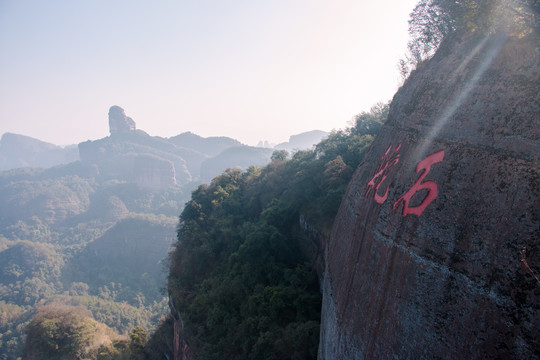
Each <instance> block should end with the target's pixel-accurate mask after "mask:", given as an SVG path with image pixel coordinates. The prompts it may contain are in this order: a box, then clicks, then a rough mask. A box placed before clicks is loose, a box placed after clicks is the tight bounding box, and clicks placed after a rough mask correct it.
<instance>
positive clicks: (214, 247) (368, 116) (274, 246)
mask: <svg viewBox="0 0 540 360" xmlns="http://www.w3.org/2000/svg"><path fill="white" fill-rule="evenodd" d="M387 112H388V105H382V104H380V105H377V106H374V107H373V108H372V110H371V112H369V113H362V114H360V115H358V116H357V117H356V118H355V124H354V126H353V127H351V128H348V129H346V130H341V131H335V132H333V133H332V134H330V136H329V137H328V138H327V139H325V140H323V141H321V142H320V143H319V144H318V145H316V147H315V149H314V150H310V151H298V152H296V153H294V154H292V156H290V154H288V153H287V152H286V151H284V150H278V151H275V152H274V153H273V155H272V162H271V163H270V164H269V165H267V166H265V167H263V168H256V167H250V168H249V169H248V170H246V171H242V170H239V169H229V170H227V171H226V172H225V173H223V174H222V175H220V176H218V177H216V178H214V179H213V180H212V182H211V183H210V184H208V185H201V186H199V188H198V189H197V190H196V191H194V192H193V194H192V198H191V200H190V201H189V202H188V203H187V204H186V207H185V209H184V211H183V212H182V215H181V217H180V230H179V232H178V242H177V244H176V247H175V251H174V252H173V253H172V255H171V269H170V275H169V292H170V296H171V308H172V309H174V310H173V317H174V318H175V320H172V321H169V322H166V323H165V324H164V325H162V327H164V328H168V329H169V330H167V331H168V332H171V331H172V328H171V326H172V322H173V321H177V322H181V323H182V324H183V332H182V333H180V334H177V335H179V336H181V337H182V339H183V341H185V343H186V344H188V346H187V348H186V350H185V351H186V352H187V351H189V353H192V354H195V356H196V358H197V359H237V358H245V359H247V358H253V359H314V358H316V356H317V348H318V340H319V319H320V307H321V296H320V291H319V279H318V277H317V273H316V270H315V262H316V255H317V252H318V250H317V247H318V246H321V244H320V243H317V241H316V240H315V239H312V238H309V237H308V236H307V234H306V232H305V229H303V228H302V227H301V225H300V222H299V219H300V218H301V217H302V218H303V219H305V221H306V222H307V223H310V224H314V226H315V227H316V229H317V230H318V231H319V232H321V233H323V234H325V233H327V232H328V230H329V228H330V226H331V224H332V220H333V217H334V215H335V213H336V211H337V209H338V207H339V204H340V202H341V198H342V196H343V193H344V191H345V188H346V186H347V183H348V181H349V179H350V177H351V176H352V173H353V169H354V168H356V167H357V166H358V164H359V163H360V162H361V161H362V159H363V156H364V153H365V151H366V150H367V148H368V147H369V145H370V144H371V142H372V141H373V139H374V136H375V135H376V134H377V132H378V131H379V129H380V127H381V126H382V123H383V122H384V120H385V118H386V116H387ZM162 331H164V332H167V331H165V330H162ZM171 347H172V344H166V343H161V344H160V337H159V336H154V337H153V338H152V339H151V340H150V343H149V345H148V353H149V355H150V358H156V359H157V358H159V356H161V355H160V352H161V353H168V351H170V348H171ZM168 355H169V356H172V354H170V353H168Z"/></svg>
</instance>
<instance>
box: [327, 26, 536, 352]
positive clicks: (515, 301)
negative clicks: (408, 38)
mask: <svg viewBox="0 0 540 360" xmlns="http://www.w3.org/2000/svg"><path fill="white" fill-rule="evenodd" d="M538 49H540V36H539V35H538V34H534V33H533V34H530V35H529V36H526V37H523V38H520V39H519V38H507V37H505V36H500V35H499V36H495V35H494V36H489V37H475V38H469V39H465V40H461V41H458V42H456V43H454V44H453V45H449V44H446V47H443V48H441V49H440V50H439V51H438V53H437V54H436V55H435V57H433V58H432V59H431V60H430V61H428V62H427V63H425V64H423V65H422V66H421V67H420V69H418V70H417V71H416V72H414V73H413V74H412V75H411V77H410V78H409V79H408V81H407V82H406V83H405V84H404V86H403V87H402V88H401V89H400V90H399V92H398V93H397V94H396V96H395V97H394V100H393V102H392V105H391V108H390V113H389V117H388V121H387V123H386V124H385V126H384V127H383V129H382V131H381V133H380V134H379V136H378V137H377V139H376V140H375V142H374V143H373V145H372V147H371V149H370V151H369V153H368V155H367V156H366V160H365V162H364V163H363V164H361V165H360V166H359V168H358V169H357V171H356V173H355V175H354V176H353V179H352V180H351V182H350V184H349V187H348V190H347V192H346V195H345V197H344V199H343V202H342V204H341V208H340V210H339V213H338V215H337V217H336V220H335V223H334V226H333V230H332V234H331V238H330V240H329V242H328V243H327V249H326V259H325V260H326V271H325V276H324V282H323V311H322V312H323V314H322V323H321V342H320V347H319V358H320V359H377V358H378V359H392V358H399V359H432V358H440V359H462V358H505V359H510V358H512V359H514V358H515V359H534V358H538V356H539V354H540V280H539V276H540V162H539V160H538V157H539V155H540V118H539V114H540V101H539V97H538V89H540V51H539V50H538Z"/></svg>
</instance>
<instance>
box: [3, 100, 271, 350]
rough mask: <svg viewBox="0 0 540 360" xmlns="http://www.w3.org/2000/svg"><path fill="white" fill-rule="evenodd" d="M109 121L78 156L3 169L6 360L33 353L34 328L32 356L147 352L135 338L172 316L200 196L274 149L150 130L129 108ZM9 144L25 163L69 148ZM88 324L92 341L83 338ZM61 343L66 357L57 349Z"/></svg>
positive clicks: (10, 152) (6, 150)
mask: <svg viewBox="0 0 540 360" xmlns="http://www.w3.org/2000/svg"><path fill="white" fill-rule="evenodd" d="M109 126H110V130H111V135H110V136H109V137H106V138H103V139H99V140H96V141H87V142H84V143H81V144H79V152H80V154H81V159H80V160H78V161H73V162H70V163H68V164H65V165H58V166H54V167H50V168H30V167H25V168H16V169H11V170H7V171H2V172H0V314H1V319H0V320H1V321H0V334H1V336H0V358H5V359H16V358H17V357H19V356H21V355H22V353H23V348H24V347H25V337H26V334H27V333H28V335H29V339H28V342H26V350H25V353H26V357H28V358H41V359H46V358H57V357H56V356H64V358H66V359H68V358H69V359H71V358H79V357H81V356H82V357H86V358H96V357H99V356H101V355H99V354H100V353H103V354H102V355H103V356H105V355H104V354H109V355H110V356H113V357H114V358H122V357H125V356H128V355H129V354H131V355H130V356H132V355H133V354H134V353H135V352H137V351H138V353H139V355H141V354H142V346H143V345H144V342H145V341H144V342H142V341H140V340H141V339H142V338H141V337H138V340H137V341H139V345H140V346H139V347H140V349H139V350H140V351H139V350H137V351H135V350H133V349H131V350H130V346H131V345H130V344H132V343H133V339H131V338H130V336H128V335H129V334H130V333H131V332H132V331H133V329H139V330H137V331H139V332H141V331H142V332H144V334H147V333H148V332H150V331H152V330H153V329H154V328H155V327H156V326H157V325H158V324H159V320H160V319H162V318H163V317H164V316H165V314H166V313H167V312H168V311H169V309H168V305H167V302H168V301H167V296H166V292H165V291H164V289H165V288H166V273H167V270H168V269H167V268H168V266H167V261H166V260H167V255H168V251H169V248H170V246H171V245H172V244H173V243H174V240H175V237H176V229H177V226H178V215H179V214H180V213H181V211H182V209H183V207H184V204H185V203H186V202H187V201H188V200H189V198H190V195H191V191H192V190H194V189H195V188H196V187H197V186H198V184H200V182H201V178H203V177H208V179H209V180H210V179H211V178H213V177H214V176H216V175H218V174H220V173H221V172H222V171H224V170H225V169H227V167H228V166H234V167H236V166H239V167H243V168H244V169H246V168H247V167H248V166H249V165H252V164H255V165H264V164H266V163H268V162H269V161H270V156H271V154H272V150H271V149H264V148H255V147H248V146H245V145H242V144H240V143H239V142H238V141H236V140H233V139H230V138H226V137H214V138H203V137H200V136H198V135H195V134H192V133H184V134H180V135H177V136H175V137H172V138H169V139H166V138H160V137H154V136H150V135H148V134H146V133H145V132H144V131H141V130H137V129H136V125H135V121H133V120H132V119H131V118H129V117H127V116H126V115H125V113H124V111H123V109H122V108H120V107H118V106H113V107H111V109H110V111H109ZM13 139H15V140H17V141H19V143H20V146H16V144H15V145H14V144H13V141H12V140H13ZM1 142H2V143H1V144H0V145H1V150H2V156H7V157H11V158H13V159H18V160H17V161H18V162H17V164H29V165H33V164H35V163H32V162H31V161H33V159H37V158H40V159H41V158H47V154H49V152H50V151H55V152H58V148H57V147H54V146H53V145H50V144H45V143H43V142H40V141H39V140H36V139H31V138H27V137H24V136H15V135H9V136H4V137H3V138H2V140H1ZM8 145H9V146H8ZM51 149H52V150H51ZM75 153H76V152H75ZM53 160H54V161H58V162H61V161H60V160H58V159H56V158H55V159H53ZM72 160H73V159H72ZM39 164H42V165H43V166H46V165H47V163H46V162H42V163H39ZM202 174H204V175H202ZM36 311H37V312H36ZM44 324H45V325H47V326H52V327H51V328H47V329H48V330H47V329H44V328H43V326H45V325H44ZM29 326H30V327H29ZM77 329H79V330H80V331H82V333H81V334H82V335H81V336H83V335H84V336H83V338H84V339H83V340H81V341H79V342H77V343H74V342H73V341H72V340H73V339H74V336H75V334H72V333H71V332H72V331H76V332H79V330H77ZM91 329H94V330H96V331H98V332H99V334H101V335H99V334H97V335H95V334H94V335H92V334H91ZM103 329H108V330H106V331H105V330H103ZM103 334H106V335H103ZM77 336H78V335H77ZM96 336H97V338H100V339H106V340H107V339H108V340H107V341H105V342H102V343H99V344H97V343H96V341H97V340H95V337H96ZM145 336H146V335H145ZM144 338H145V337H144ZM145 339H146V338H145ZM77 341H78V340H77ZM88 342H90V343H92V344H93V345H92V346H90V345H89V343H88ZM98 342H99V341H98ZM55 343H56V345H57V346H58V348H57V350H58V351H56V352H58V354H64V355H53V354H55V353H56V352H55V351H53V350H54V349H55V346H56V345H54V344H55ZM40 344H41V345H40ZM94 345H95V346H94ZM101 345H103V348H100V346H101ZM34 348H35V349H41V350H39V351H38V350H36V351H38V352H37V353H36V352H35V351H34V350H35V349H34ZM33 349H34V350H33ZM81 349H82V350H81ZM90 350H91V351H90ZM74 351H75V353H74ZM39 354H41V355H39ZM109 355H107V356H109ZM141 356H142V355H141ZM105 358H107V357H106V356H105Z"/></svg>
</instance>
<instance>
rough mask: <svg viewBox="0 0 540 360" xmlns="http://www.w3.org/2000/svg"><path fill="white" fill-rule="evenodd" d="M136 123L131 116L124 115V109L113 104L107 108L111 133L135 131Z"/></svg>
mask: <svg viewBox="0 0 540 360" xmlns="http://www.w3.org/2000/svg"><path fill="white" fill-rule="evenodd" d="M135 130H136V125H135V121H133V119H132V118H130V117H128V116H126V113H125V111H124V109H122V108H121V107H120V106H117V105H113V106H111V108H110V109H109V132H110V133H111V135H112V134H118V133H128V132H130V131H135Z"/></svg>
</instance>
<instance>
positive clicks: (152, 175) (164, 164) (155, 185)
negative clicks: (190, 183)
mask: <svg viewBox="0 0 540 360" xmlns="http://www.w3.org/2000/svg"><path fill="white" fill-rule="evenodd" d="M134 175H135V182H136V183H137V185H139V186H140V187H142V188H145V189H150V190H155V191H160V190H165V189H168V188H169V187H171V186H175V185H176V174H175V171H174V164H173V163H172V162H170V161H168V160H164V159H160V158H158V157H155V156H151V155H139V156H137V157H136V158H135V163H134Z"/></svg>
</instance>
